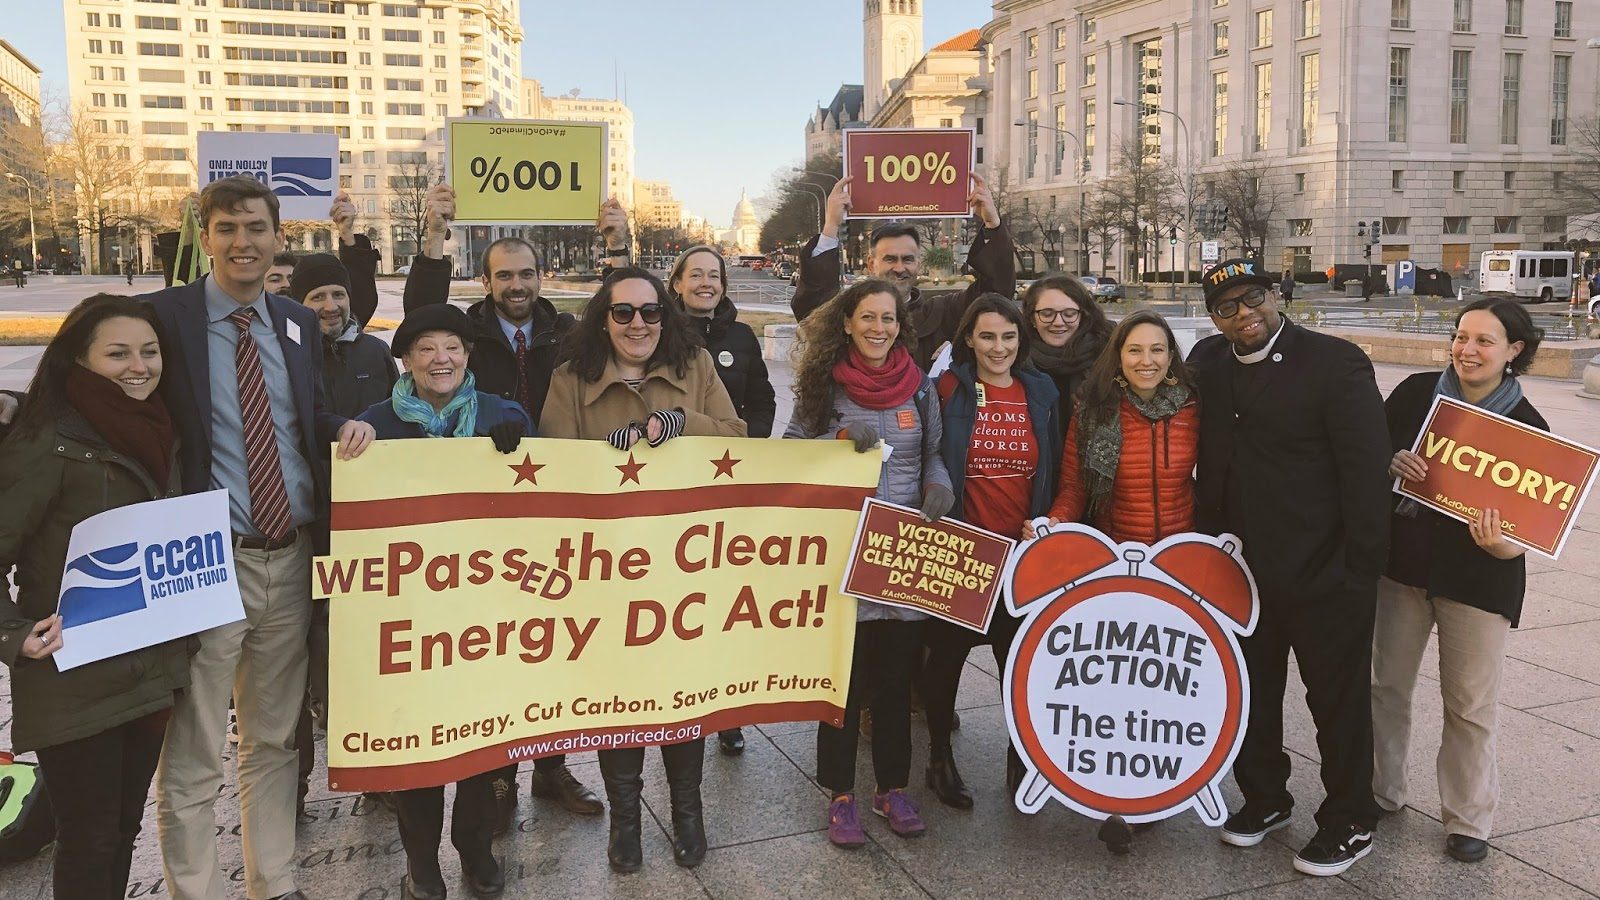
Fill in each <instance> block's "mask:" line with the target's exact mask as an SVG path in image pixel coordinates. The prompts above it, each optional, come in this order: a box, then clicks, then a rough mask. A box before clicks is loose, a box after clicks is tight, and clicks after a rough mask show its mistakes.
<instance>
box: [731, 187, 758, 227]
mask: <svg viewBox="0 0 1600 900" xmlns="http://www.w3.org/2000/svg"><path fill="white" fill-rule="evenodd" d="M751 225H755V226H757V227H760V225H761V221H760V220H759V219H757V218H756V208H755V207H754V206H751V205H750V198H749V197H747V196H745V192H744V190H743V189H742V188H741V189H740V190H739V204H738V205H737V206H735V207H734V208H733V227H734V228H743V227H748V226H751Z"/></svg>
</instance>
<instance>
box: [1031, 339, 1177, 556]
mask: <svg viewBox="0 0 1600 900" xmlns="http://www.w3.org/2000/svg"><path fill="white" fill-rule="evenodd" d="M1199 435H1200V407H1199V403H1198V402H1197V400H1196V398H1195V391H1194V386H1193V382H1192V381H1191V380H1190V378H1189V373H1188V371H1187V370H1186V369H1185V368H1184V365H1183V359H1182V357H1181V356H1180V355H1179V354H1178V350H1177V342H1176V340H1175V339H1174V337H1173V334H1172V329H1171V328H1170V327H1168V325H1167V323H1166V320H1164V319H1162V318H1161V316H1159V315H1157V314H1156V313H1153V312H1149V311H1148V310H1140V311H1138V312H1135V313H1133V314H1132V315H1129V316H1128V317H1127V318H1125V319H1123V320H1122V321H1121V322H1119V323H1118V324H1117V327H1116V330H1115V331H1113V332H1112V334H1111V339H1110V341H1108V342H1107V344H1106V349H1105V351H1104V352H1103V353H1101V355H1100V359H1099V360H1097V361H1096V362H1095V365H1094V368H1093V369H1092V370H1090V373H1089V377H1088V378H1087V379H1086V380H1085V382H1084V385H1083V388H1082V391H1081V394H1080V396H1079V399H1078V407H1077V410H1076V411H1075V412H1074V414H1073V416H1072V422H1071V424H1070V425H1069V426H1068V427H1067V438H1066V445H1065V447H1064V450H1063V453H1062V456H1061V487H1060V490H1059V492H1058V493H1057V494H1056V501H1055V503H1054V504H1053V505H1052V506H1051V507H1050V523H1051V524H1052V525H1054V524H1057V523H1060V522H1084V523H1085V524H1088V525H1092V526H1093V527H1095V528H1097V529H1099V530H1100V531H1103V532H1105V533H1106V534H1107V535H1109V536H1110V537H1111V538H1112V539H1113V540H1117V541H1140V542H1143V543H1146V544H1154V543H1155V542H1157V541H1159V540H1161V539H1162V538H1164V537H1167V536H1169V535H1173V534H1180V533H1182V532H1185V531H1192V530H1194V475H1193V473H1194V464H1195V457H1196V452H1197V446H1198V440H1199ZM1029 533H1030V534H1031V529H1030V530H1029ZM1024 536H1025V537H1026V536H1027V535H1026V534H1025V535H1024Z"/></svg>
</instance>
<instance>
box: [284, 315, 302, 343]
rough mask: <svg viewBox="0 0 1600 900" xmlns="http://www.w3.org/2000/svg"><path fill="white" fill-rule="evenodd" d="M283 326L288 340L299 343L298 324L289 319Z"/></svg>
mask: <svg viewBox="0 0 1600 900" xmlns="http://www.w3.org/2000/svg"><path fill="white" fill-rule="evenodd" d="M283 324H284V326H285V330H287V331H288V332H289V340H291V341H294V342H295V343H296V344H298V343H300V323H299V322H296V321H294V320H293V319H289V320H287V321H285V322H284V323H283Z"/></svg>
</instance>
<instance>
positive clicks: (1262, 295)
mask: <svg viewBox="0 0 1600 900" xmlns="http://www.w3.org/2000/svg"><path fill="white" fill-rule="evenodd" d="M1265 302H1267V290H1266V288H1251V289H1250V290H1248V291H1245V292H1244V293H1243V294H1240V295H1239V296H1238V297H1237V298H1236V299H1231V300H1223V301H1221V302H1220V303H1218V304H1217V305H1216V306H1213V307H1211V315H1213V316H1215V317H1217V318H1219V319H1231V318H1233V317H1234V316H1236V315H1238V314H1239V304H1241V303H1243V304H1244V305H1245V307H1246V308H1247V309H1255V308H1256V307H1258V306H1260V305H1261V304H1263V303H1265Z"/></svg>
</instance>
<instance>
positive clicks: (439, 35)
mask: <svg viewBox="0 0 1600 900" xmlns="http://www.w3.org/2000/svg"><path fill="white" fill-rule="evenodd" d="M433 42H434V43H435V44H442V43H444V32H442V31H435V32H434V33H433Z"/></svg>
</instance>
